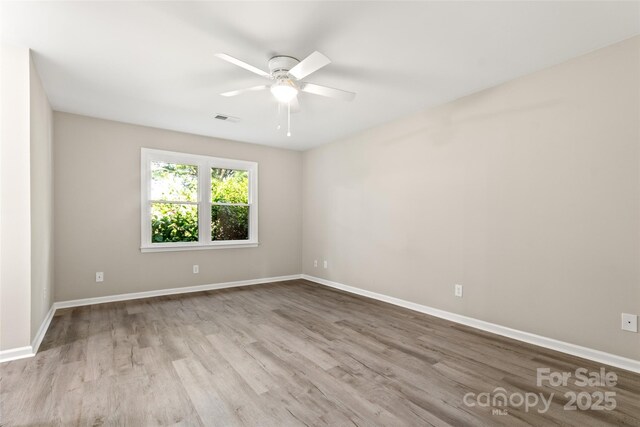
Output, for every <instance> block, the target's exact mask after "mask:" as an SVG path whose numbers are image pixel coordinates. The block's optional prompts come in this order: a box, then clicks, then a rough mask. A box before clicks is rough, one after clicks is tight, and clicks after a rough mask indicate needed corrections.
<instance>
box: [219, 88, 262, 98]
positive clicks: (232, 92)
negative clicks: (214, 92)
mask: <svg viewBox="0 0 640 427" xmlns="http://www.w3.org/2000/svg"><path fill="white" fill-rule="evenodd" d="M268 87H269V86H267V85H260V86H253V87H248V88H246V89H238V90H232V91H229V92H223V93H221V94H220V95H222V96H227V97H228V96H236V95H240V94H242V93H245V92H255V91H257V90H263V89H266V88H268Z"/></svg>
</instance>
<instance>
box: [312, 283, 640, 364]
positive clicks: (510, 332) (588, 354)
mask: <svg viewBox="0 0 640 427" xmlns="http://www.w3.org/2000/svg"><path fill="white" fill-rule="evenodd" d="M302 278H303V279H306V280H309V281H311V282H315V283H319V284H321V285H325V286H329V287H332V288H335V289H340V290H343V291H346V292H350V293H352V294H357V295H362V296H365V297H368V298H373V299H376V300H379V301H384V302H387V303H390V304H394V305H397V306H400V307H404V308H408V309H410V310H414V311H418V312H420V313H425V314H429V315H431V316H435V317H439V318H441V319H446V320H450V321H452V322H456V323H460V324H462V325H466V326H471V327H473V328H476V329H480V330H482V331H486V332H491V333H494V334H496V335H502V336H504V337H508V338H513V339H515V340H518V341H523V342H526V343H529V344H534V345H538V346H540V347H545V348H548V349H551V350H556V351H560V352H562V353H567V354H571V355H573V356H578V357H582V358H583V359H588V360H591V361H594V362H598V363H604V364H606V365H610V366H614V367H616V368H621V369H626V370H628V371H632V372H637V373H640V360H634V359H629V358H626V357H622V356H617V355H615V354H611V353H606V352H604V351H600V350H595V349H592V348H588V347H582V346H579V345H576V344H571V343H567V342H564V341H559V340H555V339H553V338H547V337H543V336H540V335H535V334H531V333H529V332H524V331H519V330H517V329H511V328H507V327H506V326H501V325H496V324H495V323H489V322H485V321H483V320H478V319H474V318H472V317H467V316H462V315H460V314H456V313H451V312H449V311H444V310H440V309H437V308H433V307H429V306H426V305H421V304H416V303H414V302H410V301H406V300H403V299H400V298H395V297H391V296H388V295H384V294H379V293H376V292H371V291H367V290H364V289H360V288H356V287H353V286H348V285H345V284H342V283H338V282H333V281H331V280H327V279H322V278H320V277H314V276H309V275H306V274H303V275H302Z"/></svg>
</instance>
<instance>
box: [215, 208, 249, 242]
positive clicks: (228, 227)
mask: <svg viewBox="0 0 640 427" xmlns="http://www.w3.org/2000/svg"><path fill="white" fill-rule="evenodd" d="M211 240H249V206H221V205H214V206H211Z"/></svg>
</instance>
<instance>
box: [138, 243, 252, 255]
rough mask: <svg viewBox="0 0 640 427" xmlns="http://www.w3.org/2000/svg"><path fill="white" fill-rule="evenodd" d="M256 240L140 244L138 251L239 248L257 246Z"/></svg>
mask: <svg viewBox="0 0 640 427" xmlns="http://www.w3.org/2000/svg"><path fill="white" fill-rule="evenodd" d="M258 245H259V243H258V242H234V243H215V244H209V245H171V246H163V245H153V246H142V247H141V248H140V252H142V253H146V252H176V251H206V250H209V249H239V248H257V247H258Z"/></svg>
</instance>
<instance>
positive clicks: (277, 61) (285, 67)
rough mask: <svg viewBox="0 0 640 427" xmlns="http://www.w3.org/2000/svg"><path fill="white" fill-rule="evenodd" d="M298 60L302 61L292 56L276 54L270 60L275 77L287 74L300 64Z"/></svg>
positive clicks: (270, 69) (271, 70) (270, 66)
mask: <svg viewBox="0 0 640 427" xmlns="http://www.w3.org/2000/svg"><path fill="white" fill-rule="evenodd" d="M298 62H300V61H298V60H297V59H296V58H293V57H291V56H274V57H273V58H271V59H270V60H269V71H270V72H271V75H272V76H273V77H274V78H278V77H281V75H286V73H287V72H288V71H289V70H290V69H292V68H293V67H295V66H296V65H298Z"/></svg>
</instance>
